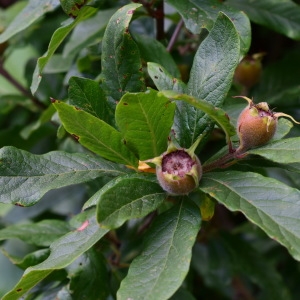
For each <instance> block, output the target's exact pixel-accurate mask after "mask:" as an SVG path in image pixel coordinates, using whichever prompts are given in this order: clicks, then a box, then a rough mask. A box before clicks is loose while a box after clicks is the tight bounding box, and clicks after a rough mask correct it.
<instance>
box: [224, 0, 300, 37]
mask: <svg viewBox="0 0 300 300" xmlns="http://www.w3.org/2000/svg"><path fill="white" fill-rule="evenodd" d="M226 2H227V4H228V5H232V6H233V7H234V8H236V9H240V10H242V11H244V12H245V13H246V14H247V15H248V16H249V18H250V20H251V21H253V22H255V23H258V24H260V25H264V26H267V27H269V28H271V29H273V30H275V31H277V32H279V33H281V34H284V35H286V36H288V37H289V38H291V39H296V40H299V39H300V7H299V5H297V4H296V3H295V2H293V1H291V0H264V1H252V0H228V1H226Z"/></svg>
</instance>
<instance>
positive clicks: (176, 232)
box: [117, 198, 201, 300]
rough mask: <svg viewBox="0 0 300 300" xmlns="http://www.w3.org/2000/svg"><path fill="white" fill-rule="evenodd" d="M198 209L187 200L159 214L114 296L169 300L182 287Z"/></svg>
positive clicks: (197, 218) (196, 232) (197, 228)
mask: <svg viewBox="0 0 300 300" xmlns="http://www.w3.org/2000/svg"><path fill="white" fill-rule="evenodd" d="M200 223H201V218H200V213H199V208H198V207H197V206H196V205H195V204H194V203H193V202H191V201H190V200H189V199H188V198H184V199H183V201H182V202H181V203H180V204H179V205H175V206H174V207H173V208H171V209H169V210H168V211H166V212H165V213H163V214H161V215H159V216H158V217H157V219H156V220H155V222H154V224H153V226H152V227H151V229H150V230H149V231H148V232H147V235H146V237H145V241H144V247H143V251H142V253H141V254H140V255H139V256H138V257H136V258H135V259H134V260H133V262H132V263H131V266H130V268H129V271H128V274H127V276H126V277H125V279H124V280H123V281H122V283H121V286H120V289H119V291H118V294H117V298H118V299H119V300H125V299H148V300H151V299H153V300H154V299H155V300H156V299H160V300H164V299H169V298H170V297H171V296H172V295H173V294H174V293H175V291H176V290H177V289H178V288H179V287H180V285H181V284H182V282H183V280H184V278H185V276H186V274H187V272H188V270H189V265H190V260H191V250H192V247H193V245H194V242H195V239H196V236H197V234H198V231H199V229H200Z"/></svg>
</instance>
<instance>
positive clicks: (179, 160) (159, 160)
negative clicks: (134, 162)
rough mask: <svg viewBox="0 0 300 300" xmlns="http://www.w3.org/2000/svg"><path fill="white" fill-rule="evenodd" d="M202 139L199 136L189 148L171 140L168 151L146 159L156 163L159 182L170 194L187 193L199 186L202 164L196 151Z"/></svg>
mask: <svg viewBox="0 0 300 300" xmlns="http://www.w3.org/2000/svg"><path fill="white" fill-rule="evenodd" d="M200 140H201V138H200V137H199V138H198V139H197V141H196V142H195V143H194V144H193V145H192V146H191V147H190V148H189V149H184V148H181V147H179V146H177V145H175V143H174V142H172V141H171V142H170V143H169V146H168V149H167V151H166V152H164V153H163V154H162V155H160V156H158V157H155V158H153V159H150V160H148V161H146V162H151V163H154V164H155V165H156V176H157V179H158V182H159V184H160V186H161V187H162V188H163V189H164V190H165V191H166V192H168V193H169V194H170V195H187V194H188V193H190V192H191V191H192V190H194V189H195V188H197V187H198V186H199V181H200V179H201V177H202V166H201V163H200V160H199V158H198V157H197V155H195V153H194V152H195V150H196V148H197V146H198V144H199V142H200Z"/></svg>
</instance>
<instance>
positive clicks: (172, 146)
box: [145, 134, 203, 166]
mask: <svg viewBox="0 0 300 300" xmlns="http://www.w3.org/2000/svg"><path fill="white" fill-rule="evenodd" d="M202 138H203V135H202V134H201V135H200V136H199V137H198V138H197V140H196V141H195V142H194V143H193V145H192V146H191V147H190V148H189V149H183V148H182V147H180V146H179V145H178V144H177V142H176V141H174V140H173V139H171V140H170V141H169V145H168V148H167V151H166V152H165V153H164V155H166V154H169V153H171V152H174V151H176V150H184V151H185V152H187V153H188V155H189V156H190V157H191V158H192V159H194V157H195V151H196V148H197V147H198V145H199V143H200V141H201V140H202ZM162 158H163V157H162V155H160V156H157V157H154V158H151V159H147V160H145V162H146V163H148V162H149V163H153V164H155V165H157V166H159V165H161V163H162Z"/></svg>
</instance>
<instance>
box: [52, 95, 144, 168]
mask: <svg viewBox="0 0 300 300" xmlns="http://www.w3.org/2000/svg"><path fill="white" fill-rule="evenodd" d="M53 105H54V107H55V109H56V110H57V112H58V115H59V117H60V120H61V122H62V123H63V125H64V127H65V129H66V130H67V131H68V132H69V133H71V134H72V135H74V136H75V137H76V138H77V139H78V141H79V143H80V144H81V145H83V146H84V147H86V148H87V149H89V150H91V151H93V152H95V153H97V154H99V155H100V156H102V157H104V158H106V159H108V160H111V161H114V162H117V163H121V164H127V165H130V166H137V165H138V160H137V158H136V157H135V156H134V155H133V153H132V152H130V150H129V149H128V148H127V147H126V145H125V143H124V142H123V137H122V134H121V133H120V132H119V131H117V130H116V129H115V128H113V127H112V126H110V125H108V124H107V123H105V122H104V121H102V120H99V119H98V118H96V117H94V116H93V115H91V114H89V113H87V112H85V111H83V110H79V109H77V108H76V107H74V106H71V105H68V104H66V103H63V102H60V101H55V102H54V103H53Z"/></svg>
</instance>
